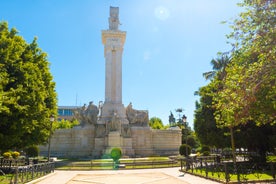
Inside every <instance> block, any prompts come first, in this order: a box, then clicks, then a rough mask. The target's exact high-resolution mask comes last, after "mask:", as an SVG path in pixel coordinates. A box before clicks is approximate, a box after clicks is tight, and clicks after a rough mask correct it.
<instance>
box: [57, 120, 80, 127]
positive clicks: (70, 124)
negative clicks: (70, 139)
mask: <svg viewBox="0 0 276 184" xmlns="http://www.w3.org/2000/svg"><path fill="white" fill-rule="evenodd" d="M78 124H79V122H78V121H77V120H75V119H74V120H72V121H69V120H64V119H62V120H61V121H57V122H55V125H54V126H55V129H70V128H73V127H74V126H76V125H78Z"/></svg>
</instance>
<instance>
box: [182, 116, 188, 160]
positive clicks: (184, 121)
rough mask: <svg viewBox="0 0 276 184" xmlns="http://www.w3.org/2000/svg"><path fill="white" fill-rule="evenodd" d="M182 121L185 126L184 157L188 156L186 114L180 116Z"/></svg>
mask: <svg viewBox="0 0 276 184" xmlns="http://www.w3.org/2000/svg"><path fill="white" fill-rule="evenodd" d="M182 122H183V125H184V127H185V144H186V157H188V135H187V134H188V131H187V129H188V126H187V116H185V114H183V116H182Z"/></svg>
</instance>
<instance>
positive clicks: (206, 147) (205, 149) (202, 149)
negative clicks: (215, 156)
mask: <svg viewBox="0 0 276 184" xmlns="http://www.w3.org/2000/svg"><path fill="white" fill-rule="evenodd" d="M205 151H208V152H210V151H211V149H210V147H209V146H206V145H203V146H202V147H201V153H204V152H205Z"/></svg>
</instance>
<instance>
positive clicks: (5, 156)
mask: <svg viewBox="0 0 276 184" xmlns="http://www.w3.org/2000/svg"><path fill="white" fill-rule="evenodd" d="M11 155H12V154H11V152H9V151H7V152H5V153H3V157H4V158H11Z"/></svg>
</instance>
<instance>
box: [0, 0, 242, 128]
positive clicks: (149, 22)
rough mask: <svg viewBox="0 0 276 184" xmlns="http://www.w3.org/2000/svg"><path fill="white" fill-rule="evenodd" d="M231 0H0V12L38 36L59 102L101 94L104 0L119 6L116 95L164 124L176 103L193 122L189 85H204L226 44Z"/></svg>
mask: <svg viewBox="0 0 276 184" xmlns="http://www.w3.org/2000/svg"><path fill="white" fill-rule="evenodd" d="M238 2H240V1H238V0H231V1H229V0H208V1H207V0H192V1H190V0H150V1H149V0H139V1H138V0H137V1H130V0H128V1H127V0H78V1H77V0H58V1H57V0H29V1H22V0H1V1H0V7H1V12H0V20H1V21H7V22H8V23H9V27H10V28H11V27H15V28H16V29H17V30H18V31H19V34H20V35H21V36H23V37H24V38H25V39H26V40H27V42H31V41H32V40H33V38H34V37H35V36H37V37H38V44H39V47H40V48H41V49H42V50H43V51H45V52H46V53H48V59H49V61H50V63H51V72H52V74H53V76H54V81H55V82H56V90H57V93H58V104H59V105H83V104H84V103H86V104H88V103H89V101H94V103H95V104H98V102H99V101H101V100H104V90H105V89H104V81H105V76H104V75H105V72H104V70H105V69H104V63H105V60H104V47H103V45H102V42H101V30H105V29H108V17H109V6H118V7H119V8H120V13H119V17H120V22H121V23H122V25H121V26H120V30H122V31H126V32H127V36H126V42H125V46H124V53H123V103H124V105H125V106H127V105H128V104H129V103H130V102H132V104H133V108H135V109H139V110H148V111H149V116H150V117H159V118H161V119H162V121H163V123H164V124H168V116H169V115H170V111H172V112H173V113H174V115H175V117H176V118H177V117H178V116H177V113H176V112H175V109H177V108H183V109H184V114H185V115H186V116H187V117H188V122H189V123H190V125H191V126H192V127H193V119H194V115H193V114H194V110H195V101H196V100H197V99H198V97H197V96H194V92H195V91H196V90H198V88H199V87H201V86H203V85H206V84H207V82H208V81H206V80H205V79H204V78H203V77H202V73H204V72H206V71H210V70H211V69H212V66H211V65H210V61H211V59H212V58H215V57H216V54H217V52H219V51H227V50H229V49H230V46H229V45H228V44H227V43H226V41H227V40H226V37H225V35H226V34H228V33H230V31H231V29H230V28H229V25H227V24H221V21H225V20H228V21H231V20H232V19H233V18H236V17H237V16H238V13H239V12H240V11H241V9H240V8H239V7H238V6H237V5H236V3H238Z"/></svg>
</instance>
